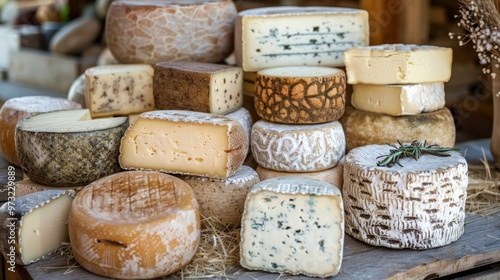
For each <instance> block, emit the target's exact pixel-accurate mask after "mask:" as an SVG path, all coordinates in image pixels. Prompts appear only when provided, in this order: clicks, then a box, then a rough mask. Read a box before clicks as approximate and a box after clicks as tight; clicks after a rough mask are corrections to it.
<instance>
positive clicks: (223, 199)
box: [179, 165, 260, 229]
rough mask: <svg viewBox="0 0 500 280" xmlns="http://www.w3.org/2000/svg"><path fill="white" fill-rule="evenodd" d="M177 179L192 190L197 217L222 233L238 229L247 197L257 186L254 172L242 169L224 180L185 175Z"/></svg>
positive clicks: (248, 168)
mask: <svg viewBox="0 0 500 280" xmlns="http://www.w3.org/2000/svg"><path fill="white" fill-rule="evenodd" d="M179 178H180V179H182V180H184V181H185V182H186V183H188V184H189V185H190V186H191V188H192V189H193V192H194V194H195V197H196V199H197V200H198V203H199V205H200V214H201V215H202V216H203V217H205V218H206V219H213V221H214V223H213V224H214V225H215V226H218V225H221V226H222V227H223V228H225V229H228V228H236V227H239V226H240V225H241V217H242V215H243V208H244V206H245V199H246V197H247V194H248V193H249V192H250V190H251V189H252V187H253V186H254V185H255V184H257V183H258V182H260V179H259V175H258V174H257V172H256V171H255V170H253V169H252V168H251V167H248V166H245V165H242V166H241V167H240V168H239V169H238V170H237V171H236V173H234V174H233V176H231V177H228V178H226V179H210V178H207V177H201V176H189V175H183V176H180V177H179Z"/></svg>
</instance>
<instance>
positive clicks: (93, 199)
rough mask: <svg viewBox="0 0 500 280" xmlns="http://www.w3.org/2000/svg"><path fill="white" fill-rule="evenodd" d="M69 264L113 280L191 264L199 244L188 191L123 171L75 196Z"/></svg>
mask: <svg viewBox="0 0 500 280" xmlns="http://www.w3.org/2000/svg"><path fill="white" fill-rule="evenodd" d="M68 227H69V237H70V242H71V249H72V252H73V256H74V257H75V260H76V261H77V262H78V263H79V264H80V265H81V266H82V267H83V268H85V269H87V270H88V271H90V272H92V273H95V274H98V275H101V276H105V277H109V278H115V279H116V278H118V279H152V278H157V277H162V276H166V275H168V274H171V273H173V272H175V271H177V270H179V269H181V268H182V267H184V266H185V265H186V264H187V263H189V262H190V261H191V258H192V257H193V256H194V254H195V253H196V250H197V249H198V245H199V242H200V213H199V209H198V203H197V201H196V198H195V197H194V194H193V191H192V189H191V187H190V186H189V185H188V184H187V183H186V182H184V181H182V180H181V179H179V178H176V177H174V176H171V175H168V174H163V173H160V172H154V171H125V172H120V173H116V174H113V175H110V176H107V177H104V178H101V179H99V180H97V181H95V182H93V183H91V184H89V185H88V186H87V187H85V188H84V189H83V190H82V191H80V192H79V193H78V194H77V195H76V197H75V199H74V201H73V204H72V206H71V209H70V212H69V225H68Z"/></svg>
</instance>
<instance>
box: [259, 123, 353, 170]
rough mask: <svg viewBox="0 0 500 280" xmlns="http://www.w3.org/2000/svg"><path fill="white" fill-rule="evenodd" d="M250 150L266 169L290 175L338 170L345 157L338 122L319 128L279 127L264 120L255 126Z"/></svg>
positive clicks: (307, 126) (341, 132) (341, 133)
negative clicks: (337, 165) (336, 168)
mask: <svg viewBox="0 0 500 280" xmlns="http://www.w3.org/2000/svg"><path fill="white" fill-rule="evenodd" d="M250 147H251V150H252V155H253V157H254V159H255V161H256V162H257V163H258V164H259V165H260V166H262V167H264V168H267V169H272V170H276V171H286V172H314V171H321V170H325V169H330V168H332V167H334V166H335V165H336V164H337V163H338V162H339V161H340V160H341V158H342V157H343V156H344V154H345V136H344V130H343V129H342V125H341V124H340V122H338V121H333V122H328V123H323V124H315V125H290V124H278V123H272V122H268V121H264V120H259V121H257V122H256V123H255V124H254V125H253V127H252V134H251V140H250Z"/></svg>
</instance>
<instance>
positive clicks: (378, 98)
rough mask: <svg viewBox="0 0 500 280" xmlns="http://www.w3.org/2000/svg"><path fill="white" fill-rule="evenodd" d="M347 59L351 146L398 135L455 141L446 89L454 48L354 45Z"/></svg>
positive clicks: (409, 139)
mask: <svg viewBox="0 0 500 280" xmlns="http://www.w3.org/2000/svg"><path fill="white" fill-rule="evenodd" d="M344 58H345V64H346V72H347V82H348V83H349V84H352V85H353V94H352V98H351V103H352V106H353V107H350V106H347V108H346V112H345V114H344V116H343V117H342V118H341V120H340V121H341V122H342V125H343V126H344V129H345V134H346V141H347V151H349V150H351V149H353V148H355V147H359V146H364V145H368V144H386V143H396V142H397V140H399V141H400V142H412V141H413V140H419V141H424V140H427V142H428V143H431V144H438V145H440V146H445V147H452V146H453V145H454V144H455V125H454V122H453V116H452V115H451V112H450V111H449V110H448V109H447V108H446V107H445V92H444V82H447V81H448V80H449V79H450V76H451V63H452V50H451V49H449V48H443V47H437V46H417V45H402V44H394V45H379V46H370V47H362V48H353V49H350V50H348V51H346V52H345V57H344Z"/></svg>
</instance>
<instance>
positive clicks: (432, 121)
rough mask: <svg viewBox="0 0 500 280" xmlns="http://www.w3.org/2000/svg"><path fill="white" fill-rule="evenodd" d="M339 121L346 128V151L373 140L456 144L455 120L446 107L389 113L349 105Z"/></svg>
mask: <svg viewBox="0 0 500 280" xmlns="http://www.w3.org/2000/svg"><path fill="white" fill-rule="evenodd" d="M339 121H340V123H341V124H342V127H343V128H344V133H345V138H346V152H349V151H350V150H352V149H353V148H356V147H359V146H364V145H369V144H397V141H398V140H399V141H400V142H408V143H411V142H413V141H414V140H419V141H422V142H423V141H425V140H427V143H429V144H438V145H440V146H442V147H453V146H454V145H455V135H456V131H455V123H454V121H453V115H452V114H451V112H450V110H449V109H448V108H446V107H444V108H443V109H440V110H437V111H434V112H429V113H422V114H417V115H407V116H389V115H384V114H379V113H371V112H367V111H363V110H357V109H355V108H353V107H352V106H346V110H345V113H344V115H343V116H342V118H340V120H339Z"/></svg>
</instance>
